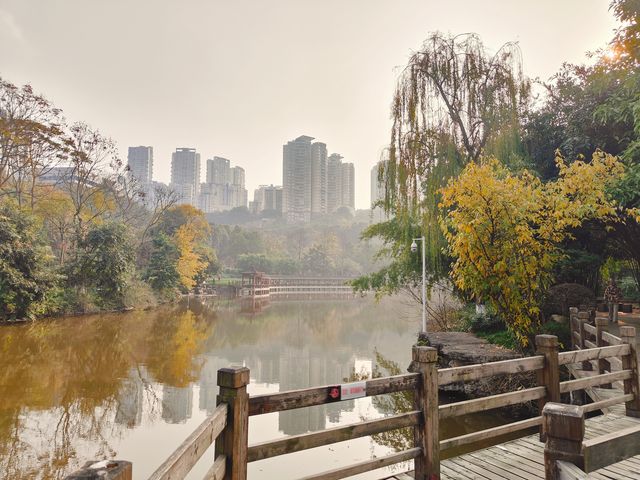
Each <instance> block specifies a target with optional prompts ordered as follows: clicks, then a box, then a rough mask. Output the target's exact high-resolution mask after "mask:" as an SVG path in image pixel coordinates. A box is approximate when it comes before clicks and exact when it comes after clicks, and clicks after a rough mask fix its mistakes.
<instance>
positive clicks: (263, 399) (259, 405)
mask: <svg viewBox="0 0 640 480" xmlns="http://www.w3.org/2000/svg"><path fill="white" fill-rule="evenodd" d="M419 377H420V375H419V374H417V373H406V374H403V375H394V376H391V377H383V378H373V379H371V380H367V381H366V396H367V397H370V396H374V395H382V394H386V393H395V392H401V391H405V390H414V389H415V388H416V387H417V385H418V379H419ZM330 388H331V385H326V386H322V387H312V388H305V389H300V390H288V391H286V392H278V393H267V394H264V395H255V396H252V397H251V398H250V399H249V416H253V415H262V414H264V413H272V412H282V411H284V410H291V409H295V408H303V407H313V406H316V405H324V404H325V403H329V402H332V401H333V399H332V398H331V397H330V396H329V390H330Z"/></svg>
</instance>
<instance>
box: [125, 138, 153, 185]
mask: <svg viewBox="0 0 640 480" xmlns="http://www.w3.org/2000/svg"><path fill="white" fill-rule="evenodd" d="M127 165H128V166H129V172H130V173H131V176H133V177H135V178H136V179H137V180H138V182H140V183H141V184H142V185H148V184H150V183H151V180H152V177H153V147H143V146H140V147H129V152H128V153H127Z"/></svg>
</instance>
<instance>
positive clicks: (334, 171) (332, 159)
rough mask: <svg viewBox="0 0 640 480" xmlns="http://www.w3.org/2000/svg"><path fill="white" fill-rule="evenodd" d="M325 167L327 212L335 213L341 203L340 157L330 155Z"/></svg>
mask: <svg viewBox="0 0 640 480" xmlns="http://www.w3.org/2000/svg"><path fill="white" fill-rule="evenodd" d="M327 163H328V165H327V212H328V213H333V212H335V211H336V210H337V209H338V207H339V206H340V204H341V202H342V171H341V166H342V155H339V154H337V153H332V154H331V155H330V156H329V158H328V162H327Z"/></svg>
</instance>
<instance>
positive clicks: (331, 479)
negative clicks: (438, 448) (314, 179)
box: [301, 447, 422, 480]
mask: <svg viewBox="0 0 640 480" xmlns="http://www.w3.org/2000/svg"><path fill="white" fill-rule="evenodd" d="M421 454H422V449H421V448H419V447H415V448H410V449H409V450H405V451H403V452H399V453H393V454H391V455H386V456H384V457H376V458H374V459H372V460H365V461H364V462H358V463H354V464H353V465H349V466H347V467H341V468H336V469H334V470H328V471H326V472H322V473H318V474H316V475H309V476H307V477H303V478H302V479H301V480H338V479H340V478H345V477H351V476H353V475H358V474H359V473H365V472H370V471H371V470H377V469H378V468H384V467H388V466H390V465H394V464H396V463H401V462H406V461H408V460H413V459H414V458H416V457H418V456H419V455H421Z"/></svg>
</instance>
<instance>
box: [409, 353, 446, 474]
mask: <svg viewBox="0 0 640 480" xmlns="http://www.w3.org/2000/svg"><path fill="white" fill-rule="evenodd" d="M411 353H412V357H413V361H414V365H415V367H416V369H417V373H420V374H422V379H421V382H419V384H418V387H417V388H416V391H415V395H414V404H415V408H416V410H421V411H422V413H423V415H424V423H422V424H421V425H418V426H416V427H414V429H413V437H414V441H415V445H416V447H420V448H422V455H420V456H419V457H417V458H416V459H415V479H416V480H438V479H439V478H440V438H439V427H438V421H439V413H438V365H437V363H436V362H437V360H438V350H437V349H435V348H433V347H420V346H417V345H414V346H413V349H412V352H411Z"/></svg>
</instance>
